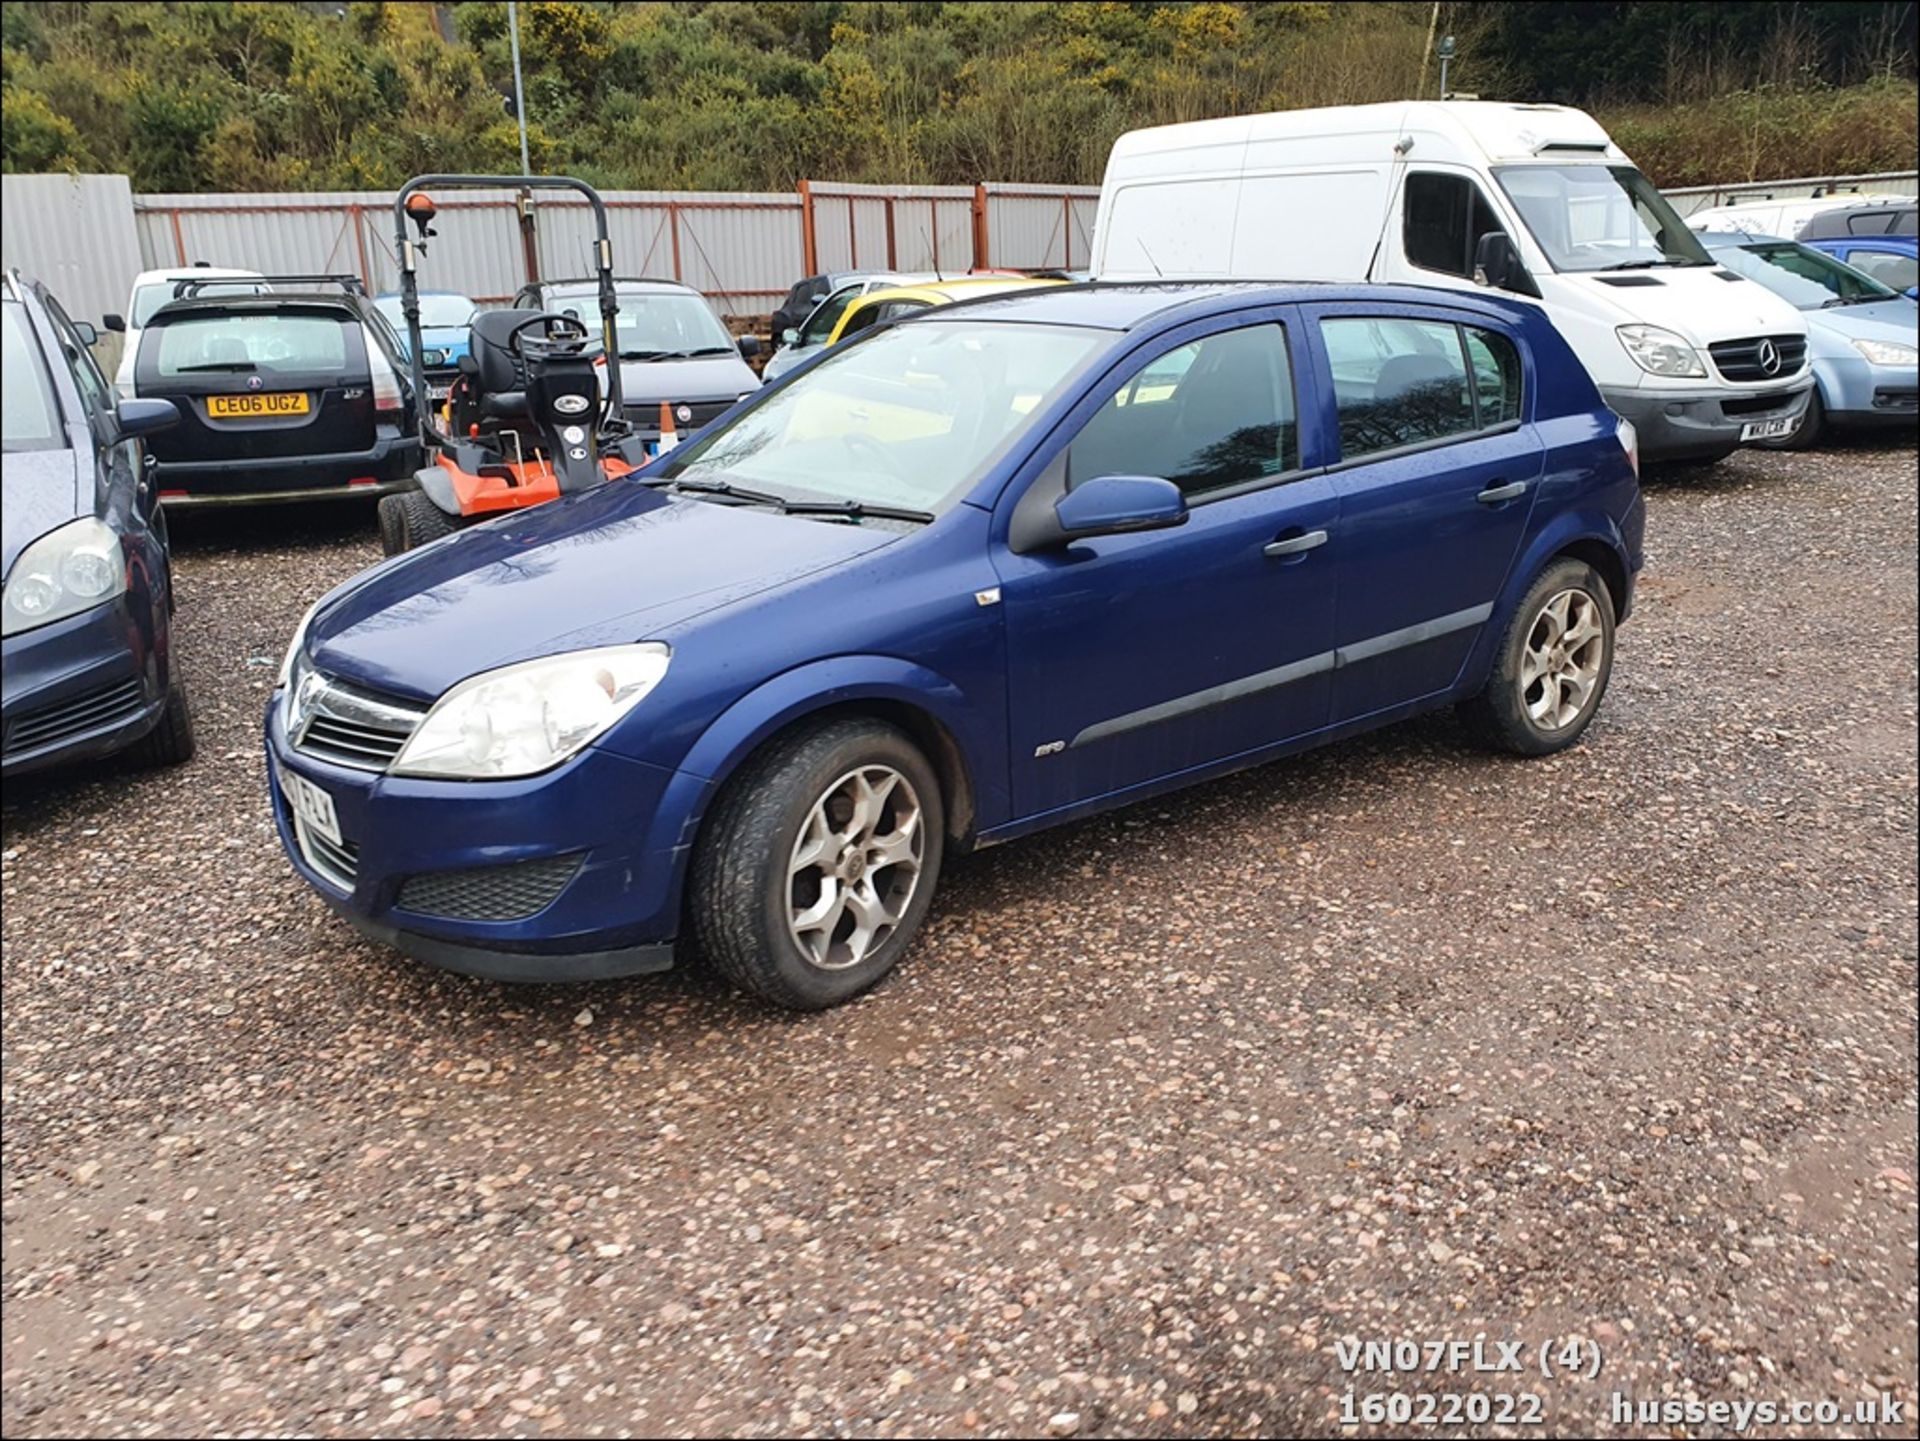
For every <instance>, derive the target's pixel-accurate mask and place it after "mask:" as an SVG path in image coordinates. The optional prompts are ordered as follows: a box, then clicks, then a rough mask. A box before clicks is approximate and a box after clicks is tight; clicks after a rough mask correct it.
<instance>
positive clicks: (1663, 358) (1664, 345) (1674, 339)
mask: <svg viewBox="0 0 1920 1441" xmlns="http://www.w3.org/2000/svg"><path fill="white" fill-rule="evenodd" d="M1618 334H1619V336H1620V344H1621V345H1623V346H1625V347H1626V351H1627V354H1628V355H1630V356H1632V357H1633V363H1634V364H1635V365H1637V366H1639V367H1640V368H1641V369H1642V370H1645V371H1649V372H1651V373H1652V374H1654V375H1675V376H1697V377H1699V378H1700V379H1703V380H1704V379H1705V378H1706V374H1707V368H1706V366H1704V365H1702V364H1701V363H1700V352H1699V351H1697V350H1695V349H1694V348H1693V347H1692V346H1691V345H1689V344H1687V341H1686V337H1685V336H1681V335H1675V334H1674V333H1673V332H1672V331H1671V330H1662V329H1661V328H1660V327H1659V326H1657V325H1623V326H1621V327H1620V329H1619V332H1618Z"/></svg>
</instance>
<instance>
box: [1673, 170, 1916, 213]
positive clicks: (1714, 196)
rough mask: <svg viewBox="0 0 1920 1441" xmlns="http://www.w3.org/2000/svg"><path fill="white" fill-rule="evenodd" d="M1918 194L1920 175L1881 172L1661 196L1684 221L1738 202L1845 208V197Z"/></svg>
mask: <svg viewBox="0 0 1920 1441" xmlns="http://www.w3.org/2000/svg"><path fill="white" fill-rule="evenodd" d="M1916 190H1920V171H1913V170H1882V171H1878V172H1876V173H1874V174H1872V175H1809V176H1803V177H1801V178H1800V179H1797V180H1755V181H1750V182H1748V183H1747V184H1744V185H1686V186H1682V187H1680V188H1679V189H1677V190H1664V191H1662V192H1661V194H1663V195H1665V196H1666V197H1667V199H1668V200H1669V201H1670V202H1672V205H1673V208H1674V209H1675V210H1676V211H1678V212H1679V213H1680V215H1681V217H1682V218H1683V219H1684V218H1685V217H1686V216H1689V215H1692V214H1694V213H1696V212H1697V211H1701V210H1712V209H1714V208H1715V207H1716V206H1720V205H1733V204H1737V203H1738V202H1740V201H1742V200H1807V199H1811V198H1813V197H1814V196H1815V195H1826V194H1831V195H1832V196H1833V203H1834V204H1835V205H1845V204H1846V203H1847V196H1848V195H1849V194H1859V193H1861V192H1863V191H1871V192H1876V193H1879V194H1893V195H1912V194H1914V193H1915V192H1916Z"/></svg>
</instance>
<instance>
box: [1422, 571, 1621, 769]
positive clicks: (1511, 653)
mask: <svg viewBox="0 0 1920 1441" xmlns="http://www.w3.org/2000/svg"><path fill="white" fill-rule="evenodd" d="M1613 642H1614V608H1613V593H1612V591H1610V590H1609V589H1608V588H1607V583H1606V582H1605V581H1604V580H1603V579H1601V577H1600V574H1599V572H1597V571H1596V570H1594V568H1593V567H1592V566H1590V565H1587V564H1586V563H1584V562H1583V561H1578V560H1574V559H1573V558H1571V557H1565V558H1562V559H1559V560H1556V561H1553V562H1552V563H1551V564H1549V565H1548V566H1547V567H1546V569H1545V570H1543V571H1541V572H1540V575H1539V578H1538V579H1536V580H1535V581H1534V583H1533V584H1532V585H1531V586H1529V587H1528V588H1527V593H1526V595H1525V596H1524V597H1523V598H1522V599H1521V601H1520V604H1519V605H1518V606H1517V607H1516V608H1515V610H1514V613H1513V618H1512V620H1510V621H1509V622H1508V623H1507V629H1506V633H1505V634H1504V635H1502V636H1501V638H1500V643H1499V647H1498V649H1497V650H1496V651H1495V652H1494V657H1493V670H1492V673H1491V674H1490V675H1489V676H1488V677H1487V683H1486V685H1485V686H1484V687H1482V688H1481V690H1480V693H1479V694H1478V695H1476V696H1474V697H1472V698H1471V699H1470V700H1467V701H1465V702H1463V703H1462V704H1461V706H1460V708H1459V709H1460V716H1461V719H1462V720H1463V721H1464V722H1465V723H1466V725H1467V728H1468V730H1469V731H1471V732H1472V733H1473V735H1474V736H1475V738H1476V739H1478V740H1479V741H1480V742H1481V743H1482V744H1484V745H1486V746H1488V747H1489V748H1491V749H1494V750H1501V751H1507V752H1509V753H1511V754H1514V755H1522V756H1544V755H1552V754H1553V753H1554V752H1555V751H1562V750H1565V749H1566V748H1567V747H1568V746H1570V745H1572V744H1573V743H1574V742H1575V741H1577V740H1579V739H1580V737H1581V735H1582V734H1584V733H1585V731H1586V729H1587V727H1588V726H1589V725H1590V724H1592V722H1593V717H1594V715H1595V713H1596V712H1598V711H1599V709H1600V701H1601V698H1602V697H1603V696H1605V694H1606V691H1607V681H1608V680H1609V679H1610V678H1611V676H1612V675H1613Z"/></svg>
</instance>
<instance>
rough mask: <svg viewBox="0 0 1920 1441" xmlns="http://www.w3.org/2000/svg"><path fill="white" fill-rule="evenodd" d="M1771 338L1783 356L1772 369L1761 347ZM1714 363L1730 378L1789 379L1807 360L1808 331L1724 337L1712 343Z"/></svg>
mask: <svg viewBox="0 0 1920 1441" xmlns="http://www.w3.org/2000/svg"><path fill="white" fill-rule="evenodd" d="M1767 341H1772V342H1773V348H1774V350H1775V352H1776V353H1777V354H1778V355H1779V357H1780V363H1779V364H1778V365H1777V366H1776V367H1775V368H1774V369H1772V370H1768V369H1767V368H1766V367H1765V366H1763V365H1762V364H1761V363H1760V353H1761V347H1762V345H1763V344H1765V343H1766V342H1767ZM1707 353H1708V354H1709V355H1711V356H1712V357H1713V364H1714V367H1715V368H1716V369H1717V370H1718V371H1719V372H1720V374H1721V376H1722V377H1723V378H1725V379H1727V380H1785V379H1786V378H1787V377H1788V376H1790V375H1798V374H1799V373H1800V367H1801V366H1803V365H1805V364H1806V363H1807V338H1806V336H1804V335H1755V336H1750V337H1749V338H1747V339H1746V340H1723V341H1721V342H1720V343H1719V344H1717V345H1709V346H1708V347H1707Z"/></svg>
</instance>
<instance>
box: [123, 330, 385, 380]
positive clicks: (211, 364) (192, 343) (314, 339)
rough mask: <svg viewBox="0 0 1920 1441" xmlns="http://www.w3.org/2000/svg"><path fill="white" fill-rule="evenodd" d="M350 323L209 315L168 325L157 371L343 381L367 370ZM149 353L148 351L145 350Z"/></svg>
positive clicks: (158, 345) (157, 349) (156, 353)
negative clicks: (341, 377)
mask: <svg viewBox="0 0 1920 1441" xmlns="http://www.w3.org/2000/svg"><path fill="white" fill-rule="evenodd" d="M354 328H356V327H350V326H349V325H348V324H347V323H346V322H345V320H344V319H336V318H334V317H332V316H326V315H277V314H268V315H260V314H252V315H206V316H191V317H183V318H181V319H178V320H173V321H170V322H168V323H166V324H164V325H162V326H161V327H160V328H159V330H158V333H157V336H156V340H155V343H154V345H153V357H154V359H153V364H154V369H155V370H156V371H157V372H158V373H159V374H160V375H162V376H165V377H167V378H169V379H171V378H175V377H179V376H190V375H202V374H215V373H218V372H222V371H225V372H234V371H246V370H255V371H259V372H260V373H261V374H263V375H267V376H272V375H274V374H286V375H296V374H297V375H303V376H306V375H343V374H345V373H346V372H347V371H348V370H349V369H364V356H363V352H362V350H361V347H359V346H357V345H354V344H352V343H351V342H350V331H351V330H352V329H354ZM145 348H146V347H144V346H143V347H142V349H143V350H144V349H145Z"/></svg>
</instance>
